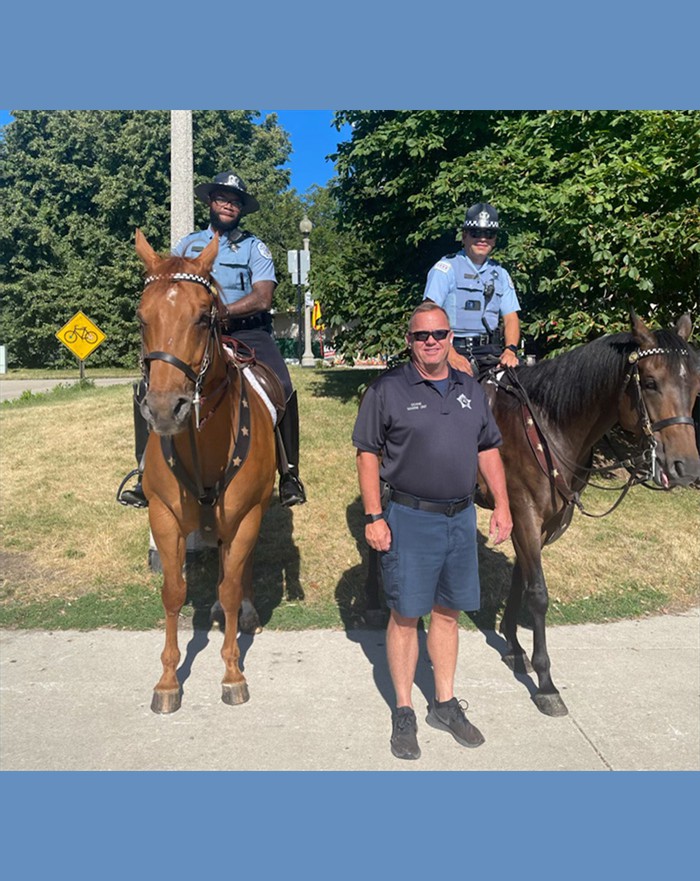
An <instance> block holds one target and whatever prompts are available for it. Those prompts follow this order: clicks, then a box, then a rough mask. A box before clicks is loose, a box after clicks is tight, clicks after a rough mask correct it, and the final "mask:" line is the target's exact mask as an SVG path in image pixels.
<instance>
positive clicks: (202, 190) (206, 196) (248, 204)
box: [194, 171, 260, 217]
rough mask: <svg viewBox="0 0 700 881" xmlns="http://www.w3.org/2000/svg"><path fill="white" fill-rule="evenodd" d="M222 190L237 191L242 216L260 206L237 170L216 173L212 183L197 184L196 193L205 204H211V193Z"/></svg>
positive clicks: (251, 212)
mask: <svg viewBox="0 0 700 881" xmlns="http://www.w3.org/2000/svg"><path fill="white" fill-rule="evenodd" d="M222 190H223V191H224V192H230V193H236V195H238V196H239V197H240V200H241V217H243V216H244V215H246V214H253V213H254V212H255V211H257V210H258V209H259V208H260V204H259V202H258V200H257V199H256V198H255V197H254V196H251V194H250V193H249V192H248V187H247V186H246V184H245V181H244V180H243V178H242V177H239V175H237V174H236V172H235V171H222V172H221V174H217V175H216V177H215V178H214V180H213V181H212V182H211V183H206V184H199V185H198V186H196V187H195V188H194V194H195V196H197V198H198V199H199V200H200V201H201V202H204V204H205V205H209V203H210V200H211V194H212V193H213V192H220V191H222Z"/></svg>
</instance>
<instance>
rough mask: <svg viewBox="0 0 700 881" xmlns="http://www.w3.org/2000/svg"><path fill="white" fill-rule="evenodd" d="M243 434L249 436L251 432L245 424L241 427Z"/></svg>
mask: <svg viewBox="0 0 700 881" xmlns="http://www.w3.org/2000/svg"><path fill="white" fill-rule="evenodd" d="M241 434H242V435H243V437H248V434H249V432H248V429H247V428H246V426H245V425H244V426H243V428H242V429H241Z"/></svg>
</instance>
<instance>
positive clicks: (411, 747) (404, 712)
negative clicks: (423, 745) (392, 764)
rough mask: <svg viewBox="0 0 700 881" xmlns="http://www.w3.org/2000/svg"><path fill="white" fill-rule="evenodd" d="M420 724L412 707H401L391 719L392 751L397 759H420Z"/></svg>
mask: <svg viewBox="0 0 700 881" xmlns="http://www.w3.org/2000/svg"><path fill="white" fill-rule="evenodd" d="M417 730H418V724H417V722H416V714H415V713H414V712H413V710H412V709H411V707H399V708H398V710H395V711H394V713H393V714H392V717H391V751H392V753H393V754H394V755H395V756H396V758H397V759H419V758H420V747H419V746H418V739H417V738H416V731H417Z"/></svg>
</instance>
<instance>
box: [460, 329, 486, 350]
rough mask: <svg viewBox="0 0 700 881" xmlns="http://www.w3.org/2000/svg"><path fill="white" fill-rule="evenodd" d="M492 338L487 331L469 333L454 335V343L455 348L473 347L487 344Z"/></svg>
mask: <svg viewBox="0 0 700 881" xmlns="http://www.w3.org/2000/svg"><path fill="white" fill-rule="evenodd" d="M490 342H491V340H490V339H489V337H488V335H487V334H485V333H475V334H467V335H465V336H456V335H455V336H454V337H453V338H452V345H453V346H454V347H455V349H473V348H474V346H487V345H488V344H489V343H490Z"/></svg>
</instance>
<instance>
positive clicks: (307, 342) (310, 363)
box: [299, 215, 316, 367]
mask: <svg viewBox="0 0 700 881" xmlns="http://www.w3.org/2000/svg"><path fill="white" fill-rule="evenodd" d="M313 228H314V227H313V224H312V223H311V221H310V220H309V218H308V217H307V216H306V215H304V217H303V218H302V220H301V221H300V223H299V232H300V233H301V235H302V238H303V240H304V250H305V251H307V252H310V248H309V233H310V232H311V230H312V229H313ZM308 259H309V261H310V260H311V254H310V253H309V258H308ZM311 306H312V303H311V292H310V291H309V288H308V284H307V286H306V291H305V297H304V354H303V355H302V358H301V366H302V367H314V366H315V365H316V359H315V358H314V353H313V351H312V349H311Z"/></svg>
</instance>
